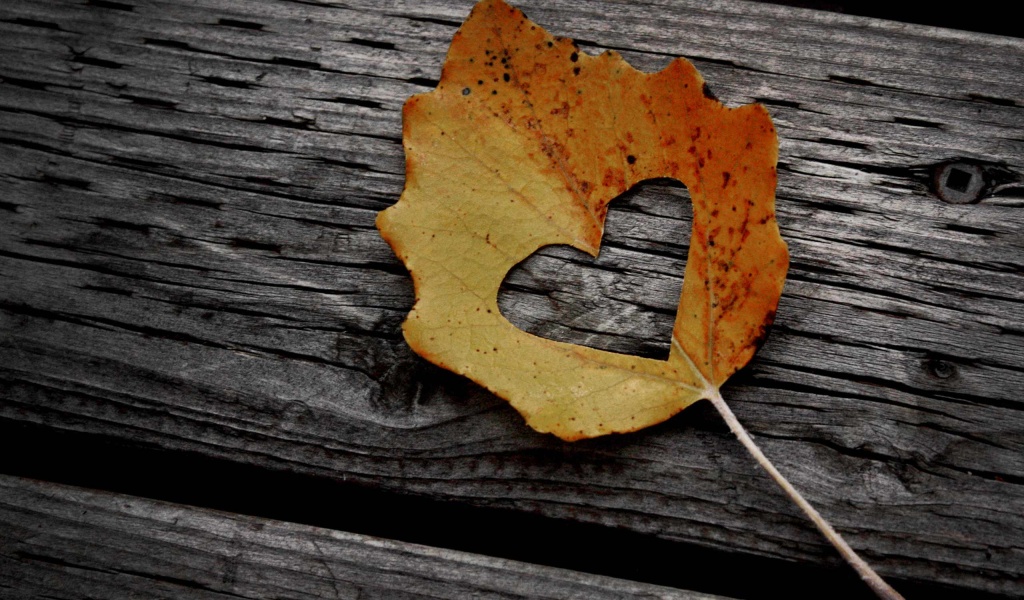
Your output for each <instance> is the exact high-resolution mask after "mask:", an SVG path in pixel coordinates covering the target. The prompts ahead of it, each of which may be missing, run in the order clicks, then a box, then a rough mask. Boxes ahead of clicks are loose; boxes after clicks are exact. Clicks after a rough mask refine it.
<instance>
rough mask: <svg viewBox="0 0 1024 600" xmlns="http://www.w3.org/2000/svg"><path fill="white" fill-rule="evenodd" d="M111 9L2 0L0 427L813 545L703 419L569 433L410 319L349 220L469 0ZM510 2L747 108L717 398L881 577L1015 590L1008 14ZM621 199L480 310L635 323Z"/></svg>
mask: <svg viewBox="0 0 1024 600" xmlns="http://www.w3.org/2000/svg"><path fill="white" fill-rule="evenodd" d="M111 6H113V5H108V4H106V3H95V4H78V3H73V2H71V1H70V0H69V1H64V2H43V1H27V0H26V1H18V2H6V3H4V4H3V5H2V6H0V77H2V78H3V81H2V83H0V186H2V192H0V228H2V231H3V235H2V236H0V290H2V292H0V386H2V387H0V389H2V398H3V400H0V418H4V419H8V420H19V421H27V422H34V423H44V424H47V425H50V426H52V427H55V428H60V429H73V430H77V431H83V432H89V433H100V434H106V435H113V436H116V437H120V438H124V439H129V440H135V441H138V442H140V443H153V444H157V445H159V446H161V447H164V448H169V449H175V450H189V451H195V452H200V453H202V454H204V455H207V456H211V457H218V458H228V459H231V460H235V461H240V462H245V463H251V464H256V465H261V466H266V467H273V468H284V469H290V470H294V471H296V472H301V473H310V474H317V475H326V476H330V477H338V478H346V479H348V480H351V481H358V482H362V483H366V484H368V485H373V486H378V487H380V488H383V489H389V490H396V491H401V492H406V493H418V494H426V495H430V496H434V497H438V498H447V499H459V500H463V501H470V502H474V503H479V504H485V505H490V506H498V507H505V508H510V509H514V510H519V511H533V512H537V513H540V514H543V515H547V516H550V517H554V518H559V519H571V520H578V521H586V522H596V523H600V524H604V525H607V526H609V527H624V528H628V529H631V530H634V531H639V532H644V533H649V534H650V535H652V536H659V537H661V538H665V539H670V540H682V541H687V542H695V543H698V544H704V545H707V546H712V547H719V548H732V549H735V550H736V551H739V552H745V553H753V554H758V555H764V556H771V557H782V558H785V559H795V560H805V561H813V562H818V563H829V562H832V561H834V560H835V559H834V558H833V555H832V554H831V552H830V551H829V550H828V549H827V547H826V546H825V543H824V542H823V541H822V540H821V539H819V537H818V535H817V534H816V533H815V532H814V531H813V530H812V529H811V527H810V526H809V525H808V524H807V523H806V522H805V521H804V520H803V518H802V517H800V516H799V515H798V514H797V513H796V510H795V509H794V508H793V507H792V506H790V504H789V503H788V501H786V500H785V499H784V498H782V497H781V495H780V494H779V493H778V492H777V491H776V490H775V489H774V487H773V485H772V484H771V483H770V482H768V481H767V480H766V478H765V477H764V476H763V475H762V474H761V473H760V472H759V471H758V470H757V468H756V466H755V465H754V464H753V462H752V461H751V460H750V459H749V458H748V457H747V456H745V455H744V453H743V450H742V448H741V447H740V446H739V445H738V444H737V443H735V441H734V440H732V439H730V437H729V435H728V434H727V433H725V432H723V431H722V430H720V429H717V428H714V427H711V426H708V425H707V424H706V423H702V422H700V421H694V420H693V419H690V418H688V417H687V415H686V414H683V415H681V416H680V417H678V418H676V419H674V420H673V421H671V422H670V423H668V424H666V425H664V426H660V427H657V428H653V429H651V430H648V431H644V432H640V433H637V434H633V435H629V436H615V437H611V438H607V439H601V440H594V441H589V442H584V443H577V444H576V445H566V444H563V443H561V442H559V441H557V440H555V439H552V438H550V437H546V436H542V435H539V434H536V433H534V432H532V431H530V430H528V429H527V428H526V427H525V426H524V425H523V424H522V423H521V422H520V419H519V417H518V416H517V415H515V414H514V411H512V410H511V409H510V408H508V407H507V406H506V405H505V404H504V403H503V402H501V401H500V400H497V399H495V398H494V397H492V396H490V395H489V394H488V393H487V392H485V391H483V390H480V389H478V388H476V387H475V386H473V385H472V384H469V383H467V382H466V381H463V380H461V379H460V378H458V377H456V376H453V375H450V374H447V373H444V372H442V371H440V370H438V369H436V368H434V367H432V366H430V365H428V364H426V363H424V362H423V361H421V360H420V359H418V358H417V357H415V356H414V355H412V353H411V352H410V351H409V350H408V348H407V347H406V346H405V344H404V342H403V341H402V339H401V336H400V332H399V324H400V322H401V320H402V318H403V316H404V314H405V312H406V311H407V310H408V309H409V307H410V306H411V303H412V289H411V284H410V282H409V280H408V277H407V275H406V273H405V272H404V269H403V268H402V267H401V266H400V264H399V263H398V262H397V260H396V259H395V258H394V257H393V255H392V254H391V252H390V249H389V248H388V247H387V245H386V244H385V243H384V242H383V241H382V240H381V239H380V237H379V236H378V234H377V232H376V230H375V229H374V227H373V219H374V217H375V215H376V212H377V211H379V210H380V209H382V208H384V207H386V206H389V205H390V204H392V203H393V202H394V201H395V200H396V199H397V197H398V195H399V193H400V192H401V188H402V182H403V169H404V166H403V157H402V150H401V144H400V136H401V123H400V108H401V105H402V102H403V101H404V100H405V98H407V97H408V96H409V95H410V94H412V93H416V92H421V91H425V90H427V89H429V88H430V87H431V86H432V85H433V84H434V82H435V81H436V79H437V77H438V76H439V72H440V66H441V64H442V61H443V58H444V52H445V50H446V47H447V44H448V41H449V40H450V38H451V36H452V34H453V33H454V31H455V28H456V27H457V25H458V23H459V22H461V20H462V19H463V18H464V17H465V15H466V14H467V12H468V10H469V6H470V4H469V3H468V2H443V1H441V0H433V1H425V2H415V3H401V2H399V3H392V4H390V5H389V6H388V7H387V8H382V7H381V6H379V5H378V3H377V2H371V1H369V0H365V1H351V2H346V3H345V4H344V5H341V4H330V3H323V4H321V3H317V2H289V1H284V0H282V1H271V0H266V1H257V0H249V1H241V2H225V1H223V0H203V1H196V2H190V3H178V2H159V1H155V0H124V1H120V0H119V2H118V3H116V6H117V7H120V8H112V7H111ZM522 8H524V10H525V11H526V12H527V14H528V15H529V16H530V17H531V18H533V19H534V20H536V21H538V22H539V23H540V24H542V25H544V26H545V27H548V28H549V29H550V30H552V31H553V32H554V33H556V34H560V35H566V36H570V37H574V38H576V39H578V40H580V44H581V47H582V48H583V50H584V51H587V52H598V51H600V50H602V49H604V48H614V49H617V50H619V51H620V52H621V53H622V54H623V55H624V56H625V57H626V58H627V59H628V60H629V61H630V62H632V63H633V64H634V65H636V66H638V67H640V68H644V69H647V70H654V69H658V68H660V67H661V66H664V65H665V64H667V62H668V61H669V60H670V58H671V57H673V56H676V55H683V56H686V57H689V58H690V59H692V60H693V61H694V63H695V64H696V65H697V66H698V68H700V69H701V71H702V72H703V74H704V76H705V77H706V79H707V80H708V82H709V83H710V85H711V87H712V89H713V90H714V92H715V93H716V94H717V95H718V96H719V97H720V98H722V99H723V101H725V102H726V103H728V104H730V105H736V104H740V103H745V102H750V101H753V100H759V101H762V102H764V103H765V104H766V106H768V108H769V110H770V112H771V113H772V116H773V119H774V120H775V123H776V124H777V127H778V131H779V134H780V136H781V148H780V165H779V173H780V177H779V189H778V197H779V198H778V218H779V222H780V225H781V227H782V231H783V236H784V237H785V239H786V240H787V241H788V243H789V245H790V250H791V253H792V256H793V266H792V269H791V272H790V275H789V280H788V282H787V285H786V289H785V293H784V296H783V299H782V302H781V304H780V307H779V312H778V319H777V322H776V326H775V327H774V329H773V332H772V334H771V338H770V339H769V341H768V343H767V344H766V345H765V347H764V348H763V349H762V350H761V352H760V353H759V354H758V355H757V357H756V358H755V360H754V363H753V364H752V365H751V366H750V367H749V368H748V369H747V370H746V371H744V372H743V373H742V374H740V375H739V376H737V377H736V379H735V380H734V381H733V382H730V383H729V384H728V385H727V386H726V388H725V393H726V394H727V399H728V400H730V402H731V404H732V406H733V407H734V410H735V411H736V413H737V414H738V416H739V418H740V420H741V421H743V422H744V423H745V424H746V425H747V426H748V427H749V428H750V429H751V431H752V433H753V435H754V436H755V437H756V438H757V439H758V440H759V441H760V442H761V443H762V445H763V447H764V449H765V452H766V453H767V454H768V456H769V457H771V458H772V459H773V460H775V461H776V464H777V465H778V467H779V468H780V470H781V471H782V472H783V473H784V474H786V475H787V476H788V477H789V478H790V479H791V480H792V481H793V483H794V484H795V485H796V486H797V488H799V489H800V490H801V491H802V492H803V493H805V495H806V496H807V497H808V498H809V500H810V501H811V502H812V503H814V504H815V505H816V506H817V507H818V508H819V509H820V510H821V512H822V513H823V514H824V515H825V516H826V517H827V518H829V519H830V520H831V521H832V522H833V523H834V525H835V526H836V528H837V529H839V530H840V531H841V532H843V533H844V535H847V536H848V539H849V541H850V543H851V544H852V545H853V546H854V547H855V548H856V549H858V550H861V551H863V553H864V554H865V557H866V558H867V559H868V560H869V561H870V562H871V563H872V564H874V565H876V566H877V567H878V570H879V571H880V572H881V573H883V574H884V575H889V576H898V577H901V578H905V579H913V580H920V581H937V582H940V583H948V584H950V585H954V586H959V587H960V588H961V589H963V590H983V591H989V592H995V593H1002V594H1007V595H1014V596H1019V595H1024V403H1022V397H1021V393H1020V390H1021V387H1022V383H1024V318H1022V316H1021V315H1022V314H1024V312H1022V311H1024V210H1022V208H1024V191H1022V190H1024V187H1022V186H1021V185H1020V184H1021V182H1022V181H1024V133H1022V132H1024V80H1022V79H1021V78H1020V73H1021V72H1022V71H1024V43H1022V41H1021V40H1019V39H1009V38H1001V37H997V36H989V35H982V34H971V33H965V32H959V31H948V30H942V29H936V28H929V27H923V26H914V25H906V24H896V23H887V22H882V21H877V20H872V19H866V18H858V17H847V16H842V15H834V14H822V13H817V12H812V11H806V10H799V9H791V8H787V7H780V6H769V5H759V4H749V3H742V2H732V1H725V0H721V1H717V2H712V3H707V2H703V3H696V2H671V3H668V2H664V3H663V2H654V1H652V2H647V3H643V4H637V3H629V4H620V3H616V2H612V1H610V0H608V1H595V2H589V3H585V4H584V3H578V2H567V1H559V2H552V3H548V2H545V3H540V2H523V3H522ZM949 160H968V161H976V162H977V163H978V164H980V165H982V166H983V167H984V169H985V172H986V177H987V178H988V184H987V187H986V190H985V193H984V195H983V198H982V199H981V201H980V202H979V203H977V204H969V205H952V204H947V203H944V202H941V201H940V200H939V199H937V198H936V197H935V195H934V194H933V193H932V191H931V190H930V185H931V182H930V178H931V175H930V173H931V169H932V168H933V167H934V166H935V165H937V164H939V163H942V162H944V161H949ZM617 204H618V208H613V212H612V214H611V215H610V217H609V228H608V231H607V233H606V238H605V244H604V250H603V251H602V255H601V257H600V258H599V259H597V260H596V261H591V260H589V259H587V258H585V257H582V256H581V255H579V254H578V253H576V252H574V251H572V250H568V249H565V248H548V249H544V250H542V251H540V252H538V253H537V254H536V255H535V256H534V257H532V258H530V259H529V260H527V261H526V262H525V263H524V264H522V265H521V266H520V267H518V268H517V269H516V271H515V272H513V273H512V274H511V275H510V277H509V279H508V280H507V282H506V283H507V289H506V290H505V292H504V294H503V296H502V298H501V302H502V303H501V306H502V310H503V312H505V313H506V314H507V315H509V317H510V318H511V319H512V320H513V321H514V322H516V323H518V324H520V325H521V326H522V327H524V328H525V329H527V330H529V331H531V332H534V333H538V334H540V335H545V336H549V337H553V338H557V339H564V340H568V341H573V342H576V343H584V344H589V345H596V346H599V347H603V348H606V349H610V350H616V351H622V352H630V353H639V354H646V355H652V356H656V355H658V353H659V352H662V351H664V350H663V349H664V347H665V344H667V340H668V336H669V333H670V329H671V321H672V318H673V313H674V310H675V303H676V301H677V298H678V290H679V287H680V285H681V281H680V278H681V276H682V272H683V263H684V260H685V256H686V250H687V236H688V233H687V231H688V229H689V223H688V208H687V206H686V201H685V190H681V189H678V188H673V187H670V186H664V185H653V184H652V185H649V186H646V187H645V188H644V189H642V190H641V191H640V193H638V194H634V195H632V196H631V197H629V198H626V199H624V200H622V201H619V202H618V203H617ZM613 206H614V205H613Z"/></svg>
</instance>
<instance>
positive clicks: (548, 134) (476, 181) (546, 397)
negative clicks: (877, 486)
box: [377, 0, 902, 600]
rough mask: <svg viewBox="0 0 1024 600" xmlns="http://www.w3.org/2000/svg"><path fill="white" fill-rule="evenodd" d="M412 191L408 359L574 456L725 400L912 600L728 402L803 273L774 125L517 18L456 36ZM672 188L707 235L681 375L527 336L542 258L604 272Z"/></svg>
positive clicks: (696, 229)
mask: <svg viewBox="0 0 1024 600" xmlns="http://www.w3.org/2000/svg"><path fill="white" fill-rule="evenodd" d="M404 118H405V122H404V132H403V140H404V142H405V152H406V184H405V191H404V192H403V193H402V197H401V199H400V200H399V202H398V203H397V204H396V205H395V206H393V207H391V208H389V209H387V210H385V211H383V212H382V213H381V214H380V216H379V217H378V219H377V226H378V227H379V228H380V230H381V233H382V235H383V236H384V238H385V239H386V240H387V241H388V243H390V244H391V247H392V248H393V249H394V250H395V253H396V254H397V255H398V257H399V258H400V259H401V260H402V262H404V263H405V265H406V266H407V267H408V268H409V271H410V273H412V277H413V281H414V283H415V286H416V304H415V306H414V307H413V310H412V311H411V312H410V313H409V317H408V319H407V320H406V321H405V324H404V331H405V339H406V340H407V341H408V342H409V345H410V346H412V348H413V349H414V350H415V351H416V352H417V353H419V354H420V355H421V356H423V357H424V358H426V359H428V360H430V361H431V362H433V363H435V364H437V365H440V366H442V367H444V368H446V369H450V370H452V371H455V372H456V373H460V374H462V375H465V376H467V377H470V378H471V379H473V380H474V381H476V382H478V383H480V384H481V385H483V386H485V387H487V388H488V389H490V390H491V391H493V392H494V393H496V394H497V395H499V396H501V397H502V398H505V399H507V400H508V401H509V402H511V403H512V405H513V406H514V407H515V408H516V409H518V410H519V412H520V413H522V415H523V416H524V417H525V418H526V420H527V422H528V423H529V424H530V425H531V426H532V427H533V428H534V429H537V430H538V431H544V432H551V433H553V434H555V435H557V436H559V437H561V438H562V439H565V440H575V439H580V438H585V437H593V436H598V435H603V434H606V433H611V432H626V431H634V430H637V429H640V428H643V427H647V426H649V425H653V424H655V423H660V422H661V421H664V420H665V419H667V418H669V417H671V416H672V415H674V414H675V413H677V412H679V411H680V410H682V409H684V408H686V407H687V406H689V405H690V404H692V403H693V402H695V401H697V400H700V399H708V400H710V401H711V402H712V403H713V404H714V406H715V408H716V409H717V410H718V411H719V412H720V413H721V414H722V416H723V418H724V419H725V421H726V423H728V425H729V428H730V429H731V430H732V431H733V433H735V434H736V436H737V437H738V438H739V440H740V441H741V442H742V443H743V445H744V446H745V447H746V448H747V450H748V451H750V453H751V454H752V455H753V456H754V458H755V459H757V461H758V463H759V464H760V465H761V466H762V467H764V469H765V470H766V471H768V473H769V474H770V475H771V476H772V477H773V478H774V479H775V481H776V482H777V483H778V484H779V485H780V486H781V487H782V488H783V489H784V490H785V492H786V493H787V494H788V495H789V496H790V498H791V499H792V500H793V501H794V502H795V503H796V504H797V505H799V506H800V508H801V509H802V510H803V511H804V512H805V513H806V514H807V516H808V517H809V518H810V519H811V520H812V521H814V523H815V525H816V526H817V527H818V528H819V529H820V530H821V532H822V533H823V534H824V535H825V536H826V537H827V538H828V539H829V541H830V542H831V543H832V544H833V545H835V547H836V548H837V549H838V550H839V552H840V553H841V554H842V555H843V556H844V558H846V560H847V561H848V562H849V563H850V564H851V565H852V566H853V567H854V568H855V569H856V570H857V572H858V573H859V574H860V575H861V577H862V578H863V579H864V580H865V582H867V584H868V585H869V586H870V587H871V588H872V589H873V590H874V591H875V593H876V594H878V595H879V597H881V598H885V599H889V600H902V596H900V595H899V593H898V592H896V591H895V590H893V589H892V588H891V587H890V586H889V585H888V584H886V583H885V581H883V580H882V579H881V577H879V576H878V574H877V573H875V572H874V571H873V570H872V569H871V568H870V567H869V566H868V565H867V563H865V562H864V561H863V560H862V559H861V558H860V557H859V556H857V554H856V553H855V552H854V551H853V550H852V549H851V548H850V546H849V545H848V544H847V543H846V542H845V541H844V540H843V539H842V537H841V536H839V534H838V533H836V531H835V530H834V529H833V528H832V526H831V525H829V524H828V522H827V521H825V519H823V518H822V517H821V515H820V514H818V512H817V511H816V510H815V509H814V508H813V507H812V506H811V505H810V504H809V503H808V502H807V501H806V500H805V499H804V498H803V497H802V496H801V495H800V494H799V493H798V492H797V491H796V490H795V489H794V488H793V486H792V485H791V484H790V483H789V482H788V481H786V479H785V478H784V477H783V476H782V475H781V474H780V473H779V471H778V470H777V469H776V468H775V467H774V466H773V465H772V464H771V462H770V461H769V460H768V459H767V458H766V457H765V455H764V453H763V452H762V451H761V450H760V449H759V448H758V447H757V445H756V444H755V443H754V441H753V440H752V439H751V438H750V436H749V435H748V434H747V432H746V431H745V430H744V429H743V427H742V425H740V423H739V421H737V419H736V417H735V415H733V413H732V411H731V410H730V409H729V407H728V405H726V403H725V401H724V400H723V399H722V395H721V393H720V392H719V388H720V387H721V385H722V384H723V383H724V382H725V381H726V379H728V378H729V376H730V375H732V374H733V373H735V372H736V371H737V370H738V369H740V368H741V367H743V366H744V365H745V364H746V363H747V361H749V360H750V358H751V357H752V356H753V355H754V352H755V351H756V350H757V347H758V345H759V344H760V342H761V341H762V340H763V339H764V335H765V332H766V329H767V328H768V327H769V326H770V325H771V322H772V319H773V318H774V316H775V307H776V305H777V304H778V301H779V296H780V295H781V293H782V286H783V283H784V282H785V278H786V270H787V268H788V265H789V256H788V253H787V250H786V244H785V243H784V242H783V241H782V238H781V237H780V236H779V229H778V226H777V224H776V222H775V177H776V174H775V163H776V159H777V154H778V140H777V139H776V136H775V130H774V128H773V127H772V123H771V119H770V118H769V116H768V113H767V111H765V109H764V107H762V106H760V105H747V106H742V107H739V108H735V109H732V108H726V107H725V106H723V105H722V104H721V103H720V102H718V100H716V99H715V98H714V97H713V96H711V94H710V93H708V91H707V87H706V86H705V85H704V80H703V78H702V77H701V76H700V74H699V73H698V72H697V70H696V69H695V68H694V67H693V65H692V64H690V63H689V62H687V61H686V60H684V59H681V58H680V59H676V60H675V61H673V62H672V63H671V64H670V65H669V66H668V67H666V68H665V69H664V70H663V71H661V72H659V73H654V74H646V73H641V72H639V71H637V70H635V69H633V68H632V67H631V66H629V65H628V64H626V62H625V61H624V60H623V59H622V58H621V57H620V56H619V55H618V54H616V53H614V52H606V53H604V54H602V55H600V56H596V57H595V56H589V55H587V54H584V53H582V52H580V51H579V48H577V47H576V46H575V44H574V43H573V42H572V41H570V40H566V39H561V38H554V37H552V36H551V35H549V34H548V33H547V32H545V31H544V30H543V29H541V28H540V27H539V26H537V25H536V24H534V23H532V22H530V21H529V20H527V19H526V17H525V16H523V14H522V13H521V12H520V11H519V10H517V9H515V8H513V7H510V6H508V5H507V4H505V3H504V2H502V1H501V0H483V1H482V2H480V4H478V5H477V6H476V8H475V9H474V10H473V12H472V14H471V15H470V17H469V19H468V20H467V21H466V22H465V23H464V24H463V26H462V28H461V29H459V31H458V33H456V34H455V38H454V39H453V40H452V45H451V49H450V50H449V52H448V58H447V60H446V62H445V65H444V71H443V72H442V75H441V82H440V84H439V85H438V87H437V89H436V90H434V91H433V92H430V93H427V94H420V95H418V96H413V97H412V98H410V99H409V100H408V101H407V102H406V103H405V112H404ZM657 177H673V178H675V179H678V180H680V181H682V182H683V183H684V184H686V186H687V187H688V188H689V190H690V195H691V198H692V200H693V231H692V233H691V236H690V253H689V256H688V257H687V262H686V272H685V274H684V279H683V292H682V298H681V299H680V303H679V309H678V312H677V314H676V322H675V328H674V330H673V332H672V346H671V349H670V353H669V358H668V360H667V361H657V360H651V359H645V358H639V357H635V356H628V355H623V354H616V353H613V352H605V351H602V350H595V349H592V348H586V347H583V346H577V345H574V344H566V343H562V342H556V341H553V340H547V339H544V338H540V337H537V336H534V335H531V334H528V333H526V332H524V331H522V330H520V329H518V328H517V327H515V326H514V325H512V324H511V323H510V322H509V321H508V320H507V319H505V318H504V317H503V316H502V315H501V314H500V313H499V311H498V301H497V296H498V288H499V286H500V285H501V282H502V280H503V279H504V278H505V275H506V274H507V273H508V271H509V270H510V269H511V268H512V267H514V266H515V265H516V264H517V263H519V262H520V261H522V260H524V259H525V258H527V257H528V256H530V255H531V254H533V252H535V251H536V250H537V249H538V248H540V247H541V246H545V245H549V244H569V245H571V246H573V247H576V248H579V249H580V250H583V251H585V252H588V253H590V254H592V255H595V256H596V255H597V252H598V250H599V248H600V245H601V235H602V233H603V231H604V218H605V214H606V212H607V206H608V203H609V202H610V201H611V200H612V199H613V198H615V197H616V196H618V195H620V194H622V193H623V192H625V191H626V190H628V189H629V188H630V187H631V186H633V185H635V184H636V183H639V182H640V181H643V180H644V179H651V178H657Z"/></svg>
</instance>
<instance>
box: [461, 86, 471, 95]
mask: <svg viewBox="0 0 1024 600" xmlns="http://www.w3.org/2000/svg"><path fill="white" fill-rule="evenodd" d="M462 95H463V96H468V95H469V88H462Z"/></svg>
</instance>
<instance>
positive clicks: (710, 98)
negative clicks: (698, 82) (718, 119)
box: [701, 83, 718, 100]
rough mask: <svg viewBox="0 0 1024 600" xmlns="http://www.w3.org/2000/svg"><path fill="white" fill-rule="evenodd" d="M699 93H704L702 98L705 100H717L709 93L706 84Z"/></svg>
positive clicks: (709, 89) (709, 88) (716, 97)
mask: <svg viewBox="0 0 1024 600" xmlns="http://www.w3.org/2000/svg"><path fill="white" fill-rule="evenodd" d="M701 91H702V92H704V97H705V98H707V99H708V100H718V96H716V95H715V93H714V92H712V91H711V87H710V86H709V85H708V84H707V83H705V84H704V87H703V88H701Z"/></svg>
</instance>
